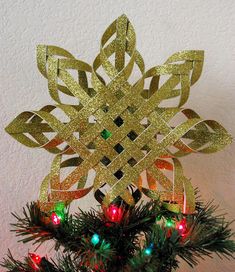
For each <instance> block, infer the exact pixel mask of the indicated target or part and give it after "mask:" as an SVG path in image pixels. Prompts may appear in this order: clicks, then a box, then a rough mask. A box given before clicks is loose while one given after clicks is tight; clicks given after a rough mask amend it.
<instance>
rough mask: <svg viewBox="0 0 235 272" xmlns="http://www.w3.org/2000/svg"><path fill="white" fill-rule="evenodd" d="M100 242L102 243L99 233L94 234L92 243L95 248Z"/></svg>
mask: <svg viewBox="0 0 235 272" xmlns="http://www.w3.org/2000/svg"><path fill="white" fill-rule="evenodd" d="M99 242H100V236H99V235H98V234H97V233H95V234H93V235H92V237H91V243H92V244H93V245H94V246H96V245H97V244H99Z"/></svg>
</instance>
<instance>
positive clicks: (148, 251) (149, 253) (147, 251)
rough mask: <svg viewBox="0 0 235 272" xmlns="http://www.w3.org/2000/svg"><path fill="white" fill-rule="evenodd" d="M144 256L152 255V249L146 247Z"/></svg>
mask: <svg viewBox="0 0 235 272" xmlns="http://www.w3.org/2000/svg"><path fill="white" fill-rule="evenodd" d="M144 254H145V255H147V256H150V255H151V254H152V248H149V247H147V248H146V249H145V250H144Z"/></svg>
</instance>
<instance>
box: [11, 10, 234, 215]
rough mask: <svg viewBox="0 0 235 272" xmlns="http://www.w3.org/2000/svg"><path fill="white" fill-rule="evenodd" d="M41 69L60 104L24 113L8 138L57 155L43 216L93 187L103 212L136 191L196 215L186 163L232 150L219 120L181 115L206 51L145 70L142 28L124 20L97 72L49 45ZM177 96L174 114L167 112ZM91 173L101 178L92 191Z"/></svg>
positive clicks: (41, 53) (110, 33)
mask: <svg viewBox="0 0 235 272" xmlns="http://www.w3.org/2000/svg"><path fill="white" fill-rule="evenodd" d="M37 63H38V69H39V71H40V72H41V74H42V75H43V76H44V77H45V78H47V80H48V89H49V93H50V96H51V97H52V99H53V100H54V102H55V104H53V105H47V106H45V107H43V108H41V109H40V110H38V111H26V112H23V113H21V114H20V115H18V116H17V117H16V118H15V119H14V120H13V121H12V122H11V123H10V124H9V125H8V126H7V128H6V131H7V132H8V133H9V134H10V135H11V136H12V137H14V138H15V139H16V140H17V141H19V142H20V143H22V144H24V145H26V146H28V147H42V148H44V149H46V150H47V151H48V152H51V153H53V154H55V158H54V160H53V162H52V166H51V171H50V173H49V174H48V175H47V176H46V177H45V179H44V180H43V181H42V185H41V188H40V194H39V203H40V206H41V209H42V210H44V211H50V210H53V208H54V205H55V203H57V202H58V201H64V202H65V203H70V202H71V201H73V200H74V199H78V198H81V197H84V196H85V195H87V194H88V193H89V192H90V191H91V190H92V189H93V190H94V192H95V195H96V196H97V195H99V196H102V197H100V198H99V200H100V201H102V204H103V205H105V206H108V205H109V204H110V203H111V202H112V201H114V200H115V199H116V198H117V197H119V198H122V199H123V200H124V201H125V202H126V203H128V204H130V205H135V203H136V202H135V198H134V196H133V193H132V191H133V188H137V189H138V191H141V192H142V193H143V194H145V195H146V196H148V197H150V198H152V199H159V198H160V200H161V201H162V203H163V204H164V205H166V207H167V208H168V209H170V210H172V211H175V212H183V213H193V212H194V209H195V198H194V190H193V187H192V185H191V182H190V181H189V179H188V178H186V177H185V176H184V174H183V169H182V166H181V164H180V162H179V158H180V157H182V156H185V155H188V154H190V153H196V152H197V153H198V152H200V153H212V152H216V151H219V150H220V149H222V148H223V147H224V146H226V145H227V144H229V143H230V142H231V137H230V135H229V134H228V133H227V132H226V130H225V129H224V128H223V127H222V126H221V125H220V124H218V123H217V122H216V121H213V120H203V119H201V117H200V116H199V115H198V114H197V113H196V112H195V111H193V110H191V109H188V108H184V107H183V106H184V104H185V103H186V102H187V100H188V97H189V92H190V87H191V86H192V85H193V84H194V83H195V82H196V81H197V80H198V79H199V77H200V75H201V71H202V66H203V51H198V50H192V51H191V50H190V51H182V52H178V53H175V54H173V55H172V56H171V57H170V58H169V59H167V61H166V62H165V63H164V64H163V65H159V66H155V67H153V68H151V69H149V70H147V71H145V65H144V61H143V58H142V56H141V55H140V53H139V52H138V51H137V50H136V36H135V31H134V28H133V26H132V24H131V23H130V21H129V20H128V18H127V17H126V16H125V15H122V16H120V17H119V18H117V19H116V20H115V21H114V22H113V23H112V24H111V25H110V26H109V27H108V28H107V29H106V31H105V32H104V34H103V36H102V38H101V47H100V53H99V54H98V55H97V57H96V58H95V60H94V62H93V65H92V66H90V65H89V64H87V63H86V62H83V61H80V60H78V59H76V58H75V57H74V56H73V55H72V54H70V53H69V52H68V51H66V50H64V49H62V48H59V47H56V46H47V45H38V47H37ZM137 72H138V73H139V74H140V76H139V79H138V80H136V81H135V82H134V83H131V81H133V79H132V80H131V76H132V77H133V75H134V73H135V75H136V73H137ZM71 98H72V99H71ZM173 98H174V100H173V101H175V100H177V102H176V103H175V105H174V106H164V104H166V103H165V102H166V101H168V100H170V99H173ZM66 101H69V102H66ZM91 169H93V172H94V173H95V177H94V179H93V181H92V183H91V182H90V183H91V184H90V185H87V183H89V179H90V178H89V172H90V170H91ZM64 170H65V171H64ZM61 172H63V177H62V173H61ZM101 192H102V193H101ZM97 193H100V194H97Z"/></svg>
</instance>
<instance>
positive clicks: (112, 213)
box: [104, 204, 124, 223]
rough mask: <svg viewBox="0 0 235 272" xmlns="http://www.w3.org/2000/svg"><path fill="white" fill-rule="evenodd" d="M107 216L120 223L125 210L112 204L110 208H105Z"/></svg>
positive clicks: (111, 220)
mask: <svg viewBox="0 0 235 272" xmlns="http://www.w3.org/2000/svg"><path fill="white" fill-rule="evenodd" d="M104 212H105V216H106V218H107V219H108V220H109V221H110V222H113V223H120V222H121V220H122V218H123V214H124V210H123V208H122V207H118V206H116V205H114V204H111V205H110V206H109V207H108V208H104Z"/></svg>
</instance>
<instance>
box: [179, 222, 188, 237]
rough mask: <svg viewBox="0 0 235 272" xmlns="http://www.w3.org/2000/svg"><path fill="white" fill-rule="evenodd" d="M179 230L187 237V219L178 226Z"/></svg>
mask: <svg viewBox="0 0 235 272" xmlns="http://www.w3.org/2000/svg"><path fill="white" fill-rule="evenodd" d="M177 229H178V231H179V233H180V235H181V236H184V235H185V232H186V231H187V221H186V218H183V219H182V220H181V221H180V222H178V224H177Z"/></svg>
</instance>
